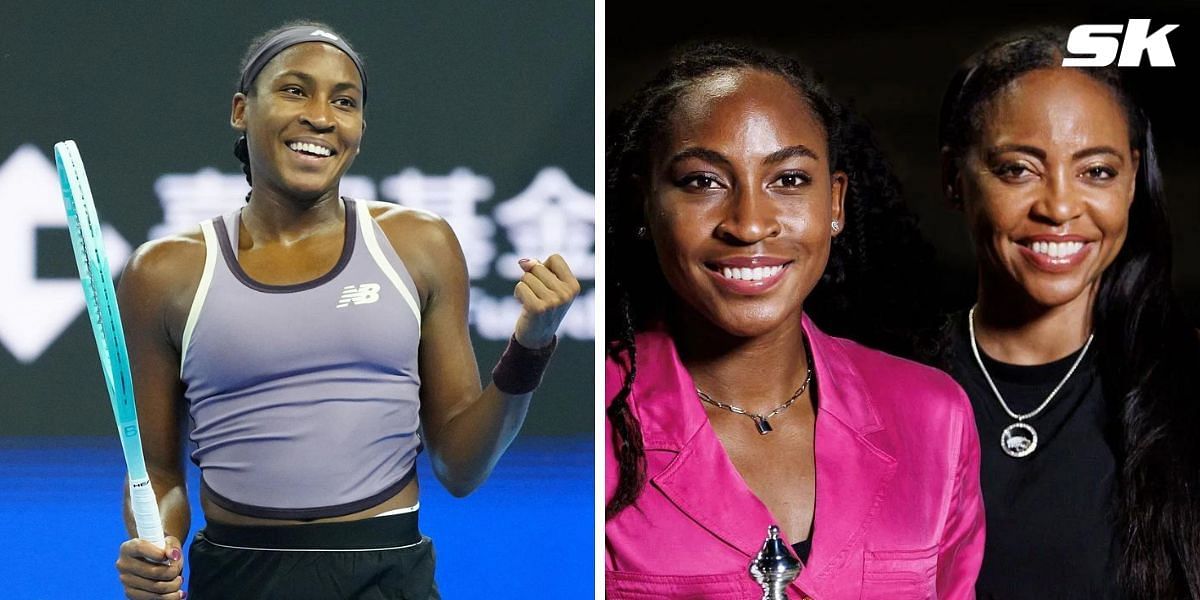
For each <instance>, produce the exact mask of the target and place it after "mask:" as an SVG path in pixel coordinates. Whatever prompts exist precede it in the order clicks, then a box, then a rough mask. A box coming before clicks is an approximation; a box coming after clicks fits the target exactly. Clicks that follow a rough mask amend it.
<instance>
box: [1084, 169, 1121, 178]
mask: <svg viewBox="0 0 1200 600" xmlns="http://www.w3.org/2000/svg"><path fill="white" fill-rule="evenodd" d="M1084 175H1086V176H1088V177H1089V178H1091V179H1112V178H1113V177H1116V176H1117V171H1116V169H1113V168H1110V167H1102V166H1095V167H1090V168H1088V170H1086V171H1084Z"/></svg>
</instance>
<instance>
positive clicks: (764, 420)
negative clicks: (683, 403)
mask: <svg viewBox="0 0 1200 600" xmlns="http://www.w3.org/2000/svg"><path fill="white" fill-rule="evenodd" d="M809 381H812V368H811V367H810V368H809V369H808V372H806V373H805V374H804V383H802V384H800V387H799V388H797V389H796V393H794V394H792V397H791V398H788V399H787V402H784V403H783V404H780V405H779V406H777V407H775V410H772V411H771V412H769V413H767V414H765V415H760V414H756V413H752V412H750V411H748V410H746V409H744V408H740V407H737V406H734V405H732V404H725V403H724V402H720V401H718V400H713V399H712V396H709V395H708V394H706V393H704V390H702V389H700V388H696V395H698V396H700V399H701V400H703V401H705V402H707V403H709V404H711V405H713V406H715V407H717V408H721V409H724V410H727V411H729V412H731V413H733V414H735V415H742V416H746V417H750V418H751V419H753V420H754V426H755V427H756V428H757V429H758V433H759V434H760V435H767V434H768V433H771V431H772V430H773V429H772V427H771V423H770V422H768V419H770V418H771V417H774V416H775V415H777V414H779V413H781V412H783V411H785V410H787V408H788V407H789V406H791V405H792V404H795V402H796V399H797V398H799V397H800V395H801V394H803V393H804V390H806V389H808V382H809Z"/></svg>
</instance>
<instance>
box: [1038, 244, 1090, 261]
mask: <svg viewBox="0 0 1200 600" xmlns="http://www.w3.org/2000/svg"><path fill="white" fill-rule="evenodd" d="M1030 249H1031V250H1033V251H1034V252H1037V253H1038V254H1045V255H1046V256H1049V257H1050V258H1066V257H1068V256H1074V255H1075V254H1076V253H1078V252H1079V251H1080V250H1083V242H1034V243H1032V244H1030Z"/></svg>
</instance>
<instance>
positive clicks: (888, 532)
mask: <svg viewBox="0 0 1200 600" xmlns="http://www.w3.org/2000/svg"><path fill="white" fill-rule="evenodd" d="M804 330H805V332H806V333H807V335H808V340H809V344H810V346H811V348H812V352H813V359H814V363H815V364H814V368H815V372H816V378H817V381H818V382H819V385H820V397H819V402H818V412H817V421H816V441H815V448H816V470H817V473H816V514H815V516H814V525H813V542H812V552H811V554H810V556H809V561H808V563H807V565H806V566H805V567H804V569H803V570H802V571H801V573H800V576H799V578H797V579H796V581H795V582H794V583H793V584H792V586H791V587H790V588H789V590H788V591H789V596H790V597H791V598H805V597H808V598H813V599H815V600H834V599H843V598H844V599H851V598H853V599H855V600H858V599H860V598H864V599H874V598H887V599H889V600H891V599H902V598H952V599H957V598H974V596H975V593H974V585H975V578H976V576H977V575H978V572H979V564H980V561H981V560H982V558H983V523H984V520H983V499H982V496H981V495H980V491H979V440H978V437H977V433H976V430H975V420H974V417H973V413H972V411H971V405H970V404H969V402H968V400H967V397H966V395H965V394H964V393H963V391H962V389H961V388H959V387H958V385H957V384H956V383H954V381H953V380H951V379H950V377H949V376H947V375H945V374H943V373H941V372H940V371H937V370H935V369H931V368H928V367H924V366H921V365H918V364H916V363H912V362H909V361H906V360H902V359H899V358H896V357H893V356H890V355H887V354H884V353H882V352H879V351H876V350H871V349H868V348H865V347H863V346H860V345H858V344H856V343H854V342H851V341H849V340H844V339H840V338H834V337H830V336H827V335H825V334H823V333H821V332H820V331H819V330H818V329H817V328H816V327H815V326H814V325H813V324H812V322H811V321H809V319H808V317H807V316H806V317H805V318H804ZM637 361H638V363H637V367H638V371H637V378H636V380H635V382H634V387H633V391H632V393H631V395H630V400H629V402H630V405H631V406H632V407H633V410H634V412H635V414H636V415H637V417H638V419H639V420H640V421H641V427H642V435H643V438H644V440H645V450H646V466H647V473H646V486H645V488H643V490H642V493H641V496H640V497H639V498H638V500H637V501H636V502H635V503H634V504H633V505H632V506H630V507H629V508H626V509H625V510H624V511H622V512H621V513H620V514H618V515H617V516H616V517H615V518H613V519H612V520H610V521H608V522H607V523H606V524H605V528H604V531H605V558H604V564H605V594H606V596H607V597H608V598H613V599H617V600H621V599H628V600H651V599H655V600H657V599H662V598H681V599H682V598H696V599H700V598H704V599H708V600H722V599H727V600H746V599H748V598H758V597H759V596H760V595H761V591H760V588H759V587H758V586H757V584H755V583H754V582H753V581H752V580H751V579H750V577H749V575H748V573H747V567H748V566H749V563H750V560H751V558H752V557H753V556H754V555H755V554H756V553H757V552H758V550H759V548H760V547H761V546H762V542H763V538H764V537H765V536H766V532H767V526H768V525H770V524H772V523H775V522H777V521H776V520H775V519H774V518H772V517H771V514H770V512H769V511H768V510H767V508H766V506H765V505H764V504H763V503H762V502H761V501H760V500H759V499H758V498H757V497H756V496H755V495H754V493H753V492H751V491H750V489H749V488H748V487H747V486H746V484H745V482H744V481H743V480H742V478H741V476H740V475H739V474H738V472H737V470H736V469H735V468H734V466H733V463H731V462H730V460H729V457H728V456H727V455H726V454H725V450H724V448H723V447H722V446H721V443H720V441H719V440H718V439H717V436H716V434H715V432H714V431H713V429H712V427H711V425H710V424H709V421H708V418H707V417H706V416H705V413H704V408H703V407H702V406H701V404H700V401H699V400H698V399H697V398H696V393H695V386H694V385H693V383H692V379H691V377H690V376H689V375H688V373H687V370H686V369H684V367H683V365H682V364H681V363H680V361H679V356H678V355H677V354H676V352H675V345H674V343H673V342H672V340H671V338H670V337H669V336H668V335H667V334H666V333H665V332H661V331H653V332H648V333H643V334H639V335H638V337H637ZM624 375H625V372H624V370H623V369H622V368H621V367H620V366H618V365H617V364H616V363H615V362H613V361H612V360H611V359H610V360H609V361H608V364H607V368H606V377H605V392H606V396H607V398H608V402H611V401H612V398H613V396H614V395H615V394H616V393H617V391H618V390H620V388H621V385H622V382H623V381H624ZM605 429H606V439H607V440H608V443H607V444H606V448H605V450H606V456H607V458H606V461H605V500H606V501H607V500H608V499H609V498H611V497H612V495H613V492H614V490H615V489H616V483H617V481H616V480H617V463H616V459H615V456H614V454H613V450H612V443H611V440H612V427H611V425H610V424H608V423H607V422H606V428H605ZM780 459H781V460H786V458H785V457H780ZM785 541H786V540H785ZM787 543H788V544H790V543H792V542H791V541H787Z"/></svg>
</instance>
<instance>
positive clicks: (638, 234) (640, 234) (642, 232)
mask: <svg viewBox="0 0 1200 600" xmlns="http://www.w3.org/2000/svg"><path fill="white" fill-rule="evenodd" d="M633 237H634V238H636V239H639V240H644V239H646V238H648V237H650V230H649V229H646V226H645V225H638V227H637V229H635V230H633Z"/></svg>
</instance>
